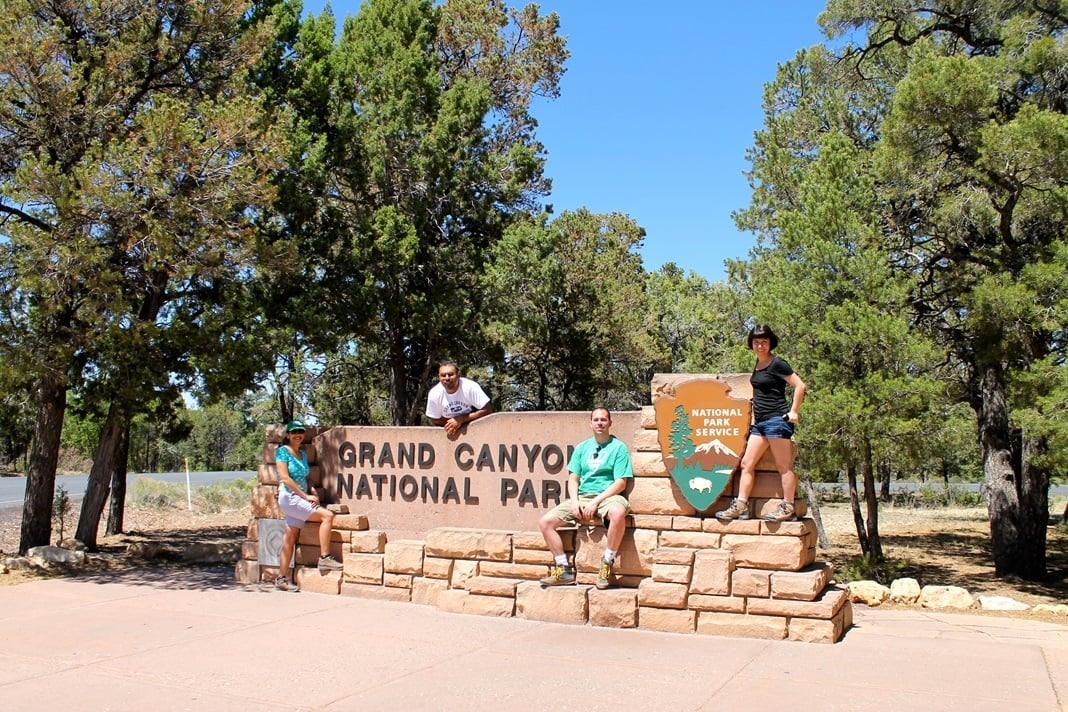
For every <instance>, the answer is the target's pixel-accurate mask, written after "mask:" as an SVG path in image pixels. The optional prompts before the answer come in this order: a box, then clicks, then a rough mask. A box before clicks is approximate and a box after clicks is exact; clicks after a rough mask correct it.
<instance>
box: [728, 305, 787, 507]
mask: <svg viewBox="0 0 1068 712" xmlns="http://www.w3.org/2000/svg"><path fill="white" fill-rule="evenodd" d="M778 345H779V337H778V336H776V335H775V332H774V331H772V330H771V329H770V328H769V327H768V326H766V325H764V324H757V325H756V326H754V327H753V328H752V329H751V330H750V331H749V348H750V349H752V350H753V353H754V354H755V355H756V360H757V361H756V366H755V367H754V368H753V375H752V376H750V377H749V382H750V383H751V384H752V385H753V426H752V427H751V428H750V430H749V441H748V443H747V444H746V446H745V456H744V457H743V458H742V475H741V478H740V479H739V480H738V496H737V498H735V500H734V501H733V502H731V506H730V507H728V508H727V509H724V510H721V511H719V512H716V518H717V519H720V520H723V521H730V520H733V519H749V494H750V493H751V492H752V491H753V483H754V482H755V481H756V466H757V463H758V462H760V458H761V457H763V456H764V452H765V451H766V450H767V449H768V448H771V455H772V457H773V458H775V469H777V470H778V471H779V475H780V476H781V477H782V502H780V503H779V506H778V507H776V508H775V510H774V511H771V512H768V513H767V514H765V515H764V519H766V520H768V521H771V522H790V521H793V520H795V519H797V515H796V514H795V513H794V495H795V494H796V492H797V474H796V473H794V449H793V446H792V444H791V443H790V439H791V438H792V437H793V435H794V426H795V425H796V423H797V419H798V415H797V411H798V409H799V408H800V407H801V403H802V401H804V400H805V382H804V381H802V380H801V378H800V377H799V376H798V375H797V374H796V373H794V370H793V369H792V368H790V364H788V363H786V361H783V360H782V359H781V358H779V357H778V356H775V355H774V354H772V350H773V349H774V348H775V347H776V346H778ZM786 386H790V387H791V388H793V390H794V394H793V400H792V401H791V404H790V405H789V406H788V405H787V404H786Z"/></svg>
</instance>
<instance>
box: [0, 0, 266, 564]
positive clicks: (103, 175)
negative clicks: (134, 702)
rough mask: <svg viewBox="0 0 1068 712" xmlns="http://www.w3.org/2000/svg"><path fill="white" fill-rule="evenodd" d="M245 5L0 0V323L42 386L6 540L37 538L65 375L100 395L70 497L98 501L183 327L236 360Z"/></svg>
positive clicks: (251, 175) (253, 167) (260, 186)
mask: <svg viewBox="0 0 1068 712" xmlns="http://www.w3.org/2000/svg"><path fill="white" fill-rule="evenodd" d="M245 10H246V8H244V7H242V6H240V5H237V6H235V5H232V4H226V3H219V2H216V0H188V1H183V2H179V3H176V4H170V5H151V6H146V5H144V4H143V3H135V2H117V3H107V4H105V5H77V4H69V3H60V4H54V5H48V6H42V5H40V4H39V3H32V2H28V1H26V0H4V2H2V4H0V14H2V16H3V17H5V18H7V19H9V20H10V22H5V23H4V24H3V27H2V29H0V64H2V65H3V66H4V73H3V77H2V79H0V156H2V158H0V186H2V193H0V214H2V215H3V216H5V218H6V220H5V221H4V222H3V226H4V227H3V237H4V238H5V240H4V241H3V242H2V243H0V271H2V272H3V274H4V277H5V279H4V280H3V284H4V287H3V289H4V291H3V294H2V299H3V301H4V305H5V309H4V312H3V314H4V319H3V320H2V321H0V337H2V338H0V341H2V342H3V347H4V349H5V358H7V359H10V360H11V361H12V362H13V363H16V364H18V365H19V366H20V367H21V368H23V369H24V370H25V371H26V372H27V373H30V374H33V376H34V378H35V379H36V384H37V385H36V386H35V389H36V391H37V402H38V404H39V405H38V409H37V419H36V426H35V432H34V441H33V450H32V452H31V456H30V465H29V471H28V486H27V495H26V504H25V507H24V511H23V528H22V541H21V543H20V549H21V550H25V549H27V548H29V547H30V546H34V545H36V544H39V543H45V542H46V541H47V539H48V523H49V513H50V508H51V498H52V487H53V484H54V477H55V465H56V456H57V454H58V447H59V437H60V429H61V425H62V422H63V416H64V412H65V409H66V401H67V393H68V390H69V389H70V388H71V387H78V388H85V389H87V390H88V391H91V393H92V395H89V396H87V397H86V402H93V401H95V400H99V399H100V398H101V397H102V396H103V397H105V401H104V402H107V401H110V403H111V405H110V406H109V410H108V414H107V417H106V419H105V425H104V428H103V430H102V433H103V435H102V443H101V448H100V449H99V450H98V458H97V459H98V461H103V460H109V462H98V463H97V465H98V466H100V467H102V468H103V469H102V471H101V472H99V473H94V474H95V475H96V476H95V477H94V478H93V479H92V481H91V484H90V488H91V490H93V482H95V483H97V488H96V490H95V492H93V496H92V497H90V496H89V494H90V493H87V497H86V500H83V518H84V517H85V515H86V512H87V510H86V508H85V507H86V504H85V502H90V503H91V510H95V512H94V511H90V512H89V514H90V517H89V518H90V519H92V518H94V517H95V518H97V519H98V518H99V509H100V507H102V504H103V498H102V496H99V495H100V493H101V492H103V491H106V485H105V484H104V483H106V481H107V478H108V477H110V471H111V470H112V469H113V468H114V465H115V463H114V454H115V453H116V452H118V451H119V443H120V441H121V439H122V437H124V435H123V433H125V427H126V423H127V422H128V419H129V417H130V416H131V415H132V410H131V409H132V408H133V407H134V405H135V404H136V403H137V402H139V400H140V399H144V398H145V391H146V390H148V391H154V390H155V389H157V388H158V389H161V392H167V390H168V388H170V386H171V384H170V374H168V373H167V370H168V369H173V370H174V371H177V372H179V373H181V372H183V369H184V366H183V364H184V363H186V362H192V361H193V360H194V357H193V356H191V355H190V351H194V353H195V351H196V348H195V347H196V346H197V345H199V347H200V348H201V351H200V355H201V357H202V358H203V359H204V362H205V363H207V364H214V365H215V371H216V372H217V373H223V372H228V369H230V367H232V366H233V365H234V364H238V363H243V362H244V360H245V359H244V357H243V354H244V353H247V349H246V350H242V349H240V348H238V347H240V346H241V345H242V344H247V343H248V341H249V340H248V339H247V333H246V332H245V331H244V330H243V329H241V328H237V327H234V326H233V322H230V321H228V320H229V319H231V318H232V317H234V316H235V315H239V314H240V313H241V310H240V307H241V306H242V305H244V304H247V302H244V301H242V300H241V299H240V298H239V297H240V290H239V288H235V287H234V286H228V285H231V284H238V283H240V282H241V280H242V278H243V277H246V276H247V275H249V274H250V273H251V270H252V267H253V265H254V264H255V262H257V261H258V259H257V258H258V257H259V255H257V254H256V251H255V250H254V249H252V248H253V247H254V242H253V241H252V240H251V236H252V232H251V229H250V225H251V224H252V223H253V222H254V221H255V217H256V208H257V205H262V204H263V202H264V201H265V200H266V199H267V198H268V196H269V191H268V186H267V185H266V181H265V180H264V176H265V175H267V174H268V172H269V171H270V170H271V169H273V168H274V167H275V166H276V165H277V164H276V162H275V159H274V147H275V146H276V145H277V144H278V143H279V139H278V137H276V136H273V135H271V134H270V132H269V129H270V127H269V125H268V124H266V123H264V122H263V121H262V120H261V117H262V111H261V106H260V104H259V102H258V100H257V98H256V97H255V96H252V95H250V94H249V93H248V92H247V91H245V89H246V86H247V84H246V82H245V81H244V80H243V79H242V73H243V71H244V69H245V68H246V67H247V66H248V65H249V64H250V62H251V61H252V60H254V59H256V58H257V56H258V49H257V47H258V45H259V44H260V41H261V38H260V37H259V36H258V35H257V34H256V32H254V31H247V30H248V27H247V26H246V24H245V17H244V12H245ZM228 297H232V298H233V302H232V303H231V304H229V305H228V309H227V310H225V311H224V310H222V308H221V304H222V302H223V300H226V299H227V298H228ZM235 307H237V309H236V310H235ZM239 322H240V319H239ZM223 323H226V324H229V325H230V328H219V327H220V325H221V324H223ZM209 341H210V342H211V343H210V344H209ZM227 347H233V350H232V353H228V354H227V360H226V362H225V363H226V364H227V365H226V366H222V365H220V361H219V360H218V356H219V354H221V353H224V352H225V350H226V349H227ZM212 355H214V358H215V360H214V361H212V360H211V359H212ZM205 370H206V371H207V370H210V369H205ZM185 372H186V373H188V371H185ZM211 376H212V374H210V373H208V374H206V375H205V377H206V378H210V377H211ZM102 453H106V454H107V457H106V458H104V457H101V454H102ZM83 524H84V526H83ZM92 524H93V522H91V521H90V522H83V523H82V524H80V525H79V535H80V536H81V535H83V534H84V531H83V529H88V528H92V529H93V532H94V533H95V528H94V527H92Z"/></svg>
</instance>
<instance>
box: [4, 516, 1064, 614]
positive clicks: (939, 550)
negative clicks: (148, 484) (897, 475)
mask: <svg viewBox="0 0 1068 712" xmlns="http://www.w3.org/2000/svg"><path fill="white" fill-rule="evenodd" d="M1060 506H1061V509H1063V503H1061V505H1060ZM820 510H821V514H822V518H823V522H824V526H825V528H826V531H827V535H828V538H829V539H830V541H831V548H830V549H829V550H821V551H820V552H818V554H817V558H818V559H819V560H822V561H830V562H832V563H834V564H835V566H836V568H837V569H838V570H839V571H841V570H842V567H843V566H844V565H845V564H846V563H847V562H848V561H849V560H850V559H851V558H852V557H855V556H857V555H858V554H859V553H860V547H859V545H858V543H857V536H856V530H855V529H854V525H853V519H852V514H851V512H850V509H849V505H848V504H847V503H833V504H823V505H822V506H821V508H820ZM1057 511H1061V510H1060V509H1058V510H1057ZM879 517H880V518H879V531H880V533H881V536H882V542H883V550H884V552H885V554H886V555H887V556H888V557H889V558H890V559H891V560H892V561H893V562H895V564H894V566H895V568H894V576H893V578H899V577H902V576H910V577H912V578H915V579H916V580H917V581H919V583H920V585H921V586H925V585H929V584H932V585H953V586H962V587H964V588H966V589H968V591H970V592H971V593H972V594H973V595H978V594H985V595H1002V596H1008V597H1010V598H1013V599H1015V600H1017V601H1021V602H1023V603H1027V604H1029V605H1032V606H1033V605H1035V604H1038V603H1068V534H1065V533H1064V531H1063V529H1058V527H1057V526H1056V525H1055V524H1053V523H1052V522H1051V524H1050V527H1049V532H1048V537H1047V542H1046V551H1047V561H1048V569H1049V571H1050V576H1049V577H1048V580H1047V581H1045V582H1042V583H1031V582H1025V581H1014V580H1005V579H999V578H996V577H995V576H994V570H993V564H992V562H991V558H990V554H989V551H990V544H989V524H988V522H987V519H986V510H985V508H974V509H903V508H902V509H899V508H894V507H891V506H884V507H882V508H881V509H880V515H879ZM76 518H77V511H75V512H73V513H72V514H71V521H69V522H68V523H67V525H66V532H65V533H66V536H71V535H72V534H73V532H74V529H75V526H76ZM250 518H251V508H250V507H245V508H242V509H238V510H234V511H230V512H221V513H218V514H197V513H193V512H189V511H186V510H185V509H167V510H153V509H139V508H129V509H127V512H126V532H127V533H126V534H123V535H121V536H115V537H104V536H103V535H101V537H100V539H99V542H100V553H99V554H93V555H91V556H90V565H89V566H90V568H91V569H93V570H101V569H112V568H120V567H124V566H134V565H144V561H142V560H139V559H134V558H133V557H130V556H129V555H128V554H127V546H128V545H129V544H131V543H134V542H149V543H151V542H155V543H156V544H159V545H160V546H162V547H163V548H164V555H163V556H161V557H159V558H158V559H156V560H154V561H153V565H160V566H182V564H181V563H180V562H178V561H175V560H174V559H175V558H176V557H173V556H172V557H168V556H166V552H167V551H179V550H180V549H181V547H183V546H184V545H187V544H191V543H197V542H240V541H241V540H242V539H244V538H245V532H246V528H247V526H248V523H249V520H250ZM20 519H21V510H4V511H0V559H3V558H4V557H6V556H11V555H13V552H15V551H17V549H18V542H19V528H20V526H21V525H20ZM101 532H103V528H101ZM5 552H6V553H5ZM37 575H40V574H33V573H27V572H22V571H12V572H10V573H8V574H4V575H0V585H10V584H16V583H20V582H22V581H25V580H28V579H30V578H33V577H34V576H37ZM839 580H841V577H839ZM887 583H888V582H887Z"/></svg>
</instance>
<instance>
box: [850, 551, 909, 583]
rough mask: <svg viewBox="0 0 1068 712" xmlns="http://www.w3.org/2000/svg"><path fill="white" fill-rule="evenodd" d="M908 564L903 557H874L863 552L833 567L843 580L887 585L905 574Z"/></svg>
mask: <svg viewBox="0 0 1068 712" xmlns="http://www.w3.org/2000/svg"><path fill="white" fill-rule="evenodd" d="M909 566H910V564H909V562H908V561H905V560H903V559H885V558H884V559H876V558H875V557H873V556H872V555H871V554H864V555H863V556H854V557H852V558H850V559H849V560H847V561H846V562H845V563H844V564H841V565H840V566H836V567H835V569H836V573H837V575H838V576H839V577H840V578H841V579H842V580H844V581H878V582H879V583H881V584H883V585H887V586H888V585H890V582H891V581H893V580H894V579H898V578H901V577H902V576H904V575H906V573H907V571H908V569H909Z"/></svg>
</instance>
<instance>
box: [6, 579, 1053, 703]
mask: <svg viewBox="0 0 1068 712" xmlns="http://www.w3.org/2000/svg"><path fill="white" fill-rule="evenodd" d="M231 579H232V577H231V572H230V571H229V570H225V569H211V570H206V571H203V572H196V574H195V575H193V576H191V575H190V573H189V572H188V571H187V570H186V571H168V570H160V569H144V570H137V571H132V572H125V573H121V574H109V575H102V576H98V577H85V578H79V579H55V580H48V581H38V582H32V583H27V584H22V585H19V586H0V709H2V710H4V712H15V711H16V710H19V711H21V710H39V709H67V710H131V711H132V710H138V711H139V712H140V711H142V710H149V709H150V710H153V711H154V712H165V711H167V710H197V711H198V712H203V711H205V710H372V711H374V710H390V711H391V712H392V711H399V710H403V711H405V712H407V711H408V710H435V711H437V710H494V711H495V712H501V711H507V710H536V709H551V710H582V711H583V712H588V711H593V710H616V711H622V710H672V711H676V710H716V711H722V710H746V709H752V710H789V711H790V712H798V711H804V710H821V711H827V710H893V711H894V712H901V711H904V710H925V711H926V710H968V712H980V711H981V710H997V711H998V712H1004V710H1012V711H1013V712H1026V711H1031V710H1034V711H1035V712H1050V711H1051V710H1062V711H1064V710H1068V626H1062V625H1057V624H1053V623H1043V622H1039V621H1033V620H1025V619H1013V618H1001V617H992V616H978V615H961V614H943V613H931V612H924V611H901V610H896V611H889V610H879V609H866V608H862V607H859V608H858V609H857V610H856V613H855V623H856V625H855V627H854V628H853V629H852V630H851V631H850V632H849V633H848V634H847V635H846V637H845V639H844V640H843V641H842V642H840V643H838V644H836V645H818V644H807V643H794V642H788V641H761V640H747V639H734V638H716V637H711V636H704V635H675V634H669V633H652V632H647V631H640V630H614V629H603V628H592V627H588V626H586V627H579V626H566V625H557V624H550V623H536V622H531V621H525V620H517V619H497V618H483V617H480V616H470V615H459V614H450V613H443V612H441V611H438V610H437V609H434V608H430V607H426V606H419V605H415V604H404V603H390V602H384V601H374V600H366V599H359V598H350V597H343V596H325V595H317V594H313V593H301V594H297V595H293V594H286V593H278V592H274V591H273V590H270V589H269V588H267V587H266V586H264V587H243V586H239V585H237V584H234V583H233V582H232V580H231ZM317 660H322V662H321V663H318V662H316V661H317Z"/></svg>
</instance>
